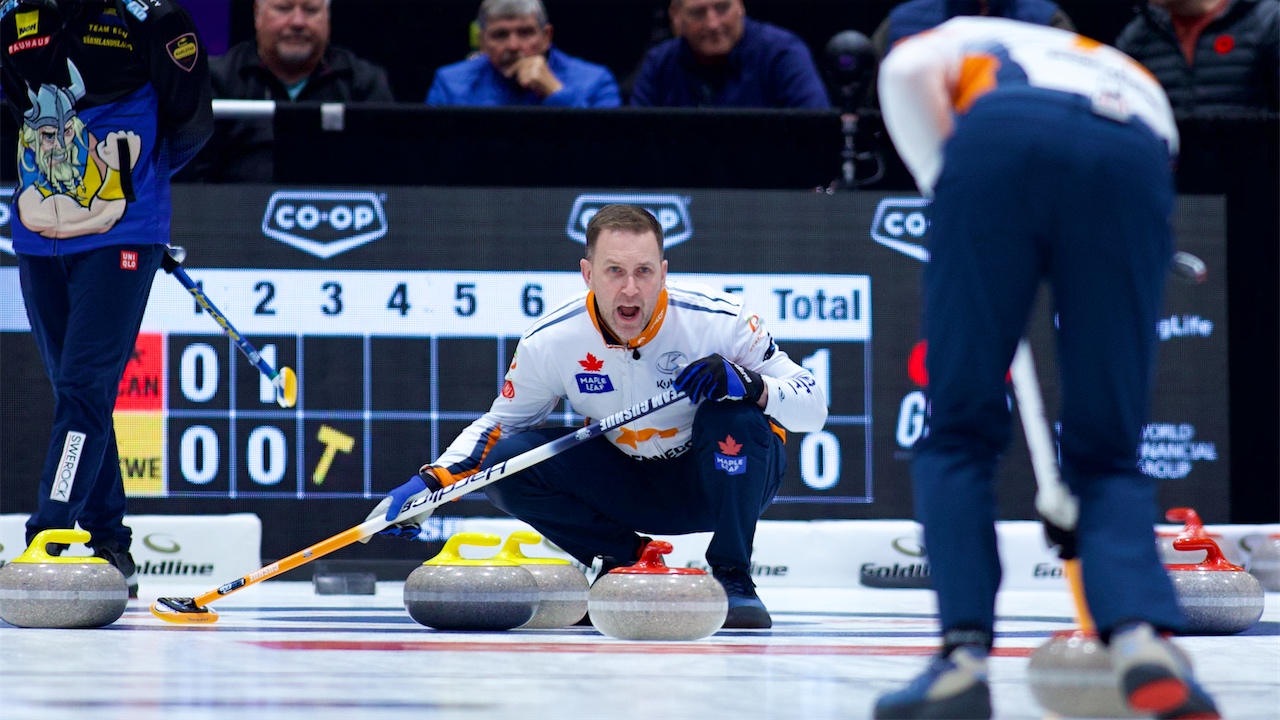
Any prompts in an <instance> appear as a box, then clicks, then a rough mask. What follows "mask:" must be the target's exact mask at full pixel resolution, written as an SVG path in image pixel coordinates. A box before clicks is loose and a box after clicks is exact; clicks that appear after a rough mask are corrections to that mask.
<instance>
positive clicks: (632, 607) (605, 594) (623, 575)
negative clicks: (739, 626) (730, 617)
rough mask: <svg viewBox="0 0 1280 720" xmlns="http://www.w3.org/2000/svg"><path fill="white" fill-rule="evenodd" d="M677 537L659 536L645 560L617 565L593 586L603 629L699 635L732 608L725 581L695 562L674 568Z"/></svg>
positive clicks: (659, 636)
mask: <svg viewBox="0 0 1280 720" xmlns="http://www.w3.org/2000/svg"><path fill="white" fill-rule="evenodd" d="M669 552H671V543H669V542H663V541H661V540H655V541H653V542H650V543H649V544H648V545H646V546H645V548H644V552H643V553H642V554H641V556H640V560H639V562H637V563H636V564H634V565H631V566H629V567H620V568H615V569H613V570H611V571H609V573H608V574H607V575H605V576H604V577H602V578H599V579H597V580H596V582H595V584H593V585H592V586H591V593H590V598H589V600H588V601H587V612H588V613H589V614H590V615H591V623H592V624H593V625H595V626H596V629H597V630H599V631H600V632H602V633H604V634H605V635H608V636H609V637H613V638H618V639H620V640H698V639H700V638H704V637H707V636H708V635H710V634H712V633H714V632H715V631H717V630H719V629H720V627H721V626H722V625H724V619H725V616H726V615H727V614H728V612H729V599H728V597H727V596H726V595H725V593H724V587H723V586H722V585H721V584H720V581H718V580H716V579H715V578H713V577H712V576H710V575H708V574H707V573H706V572H704V571H702V570H697V569H695V568H670V567H667V565H666V563H664V562H663V561H662V556H663V555H664V554H666V553H669Z"/></svg>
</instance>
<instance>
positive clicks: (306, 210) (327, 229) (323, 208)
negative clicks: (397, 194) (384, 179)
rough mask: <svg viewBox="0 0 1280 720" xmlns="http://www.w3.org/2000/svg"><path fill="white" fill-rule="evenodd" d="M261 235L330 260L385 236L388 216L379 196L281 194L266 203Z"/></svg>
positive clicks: (364, 193)
mask: <svg viewBox="0 0 1280 720" xmlns="http://www.w3.org/2000/svg"><path fill="white" fill-rule="evenodd" d="M262 232H263V234H265V235H266V236H267V237H269V238H272V239H274V240H279V241H280V242H282V243H284V244H285V245H292V246H293V247H295V248H298V249H299V250H301V251H303V252H305V253H310V254H312V255H315V256H316V257H318V258H324V259H328V258H331V257H333V256H334V255H337V254H339V253H344V252H346V251H348V250H350V249H352V248H356V247H359V246H361V245H364V244H365V243H371V242H373V241H374V240H377V239H378V238H380V237H382V236H383V235H386V234H387V215H386V213H385V212H383V210H382V198H381V197H379V196H378V195H377V194H376V193H371V192H296V191H290V190H281V191H280V192H276V193H272V195H271V201H270V202H268V203H267V212H266V214H265V215H263V216H262Z"/></svg>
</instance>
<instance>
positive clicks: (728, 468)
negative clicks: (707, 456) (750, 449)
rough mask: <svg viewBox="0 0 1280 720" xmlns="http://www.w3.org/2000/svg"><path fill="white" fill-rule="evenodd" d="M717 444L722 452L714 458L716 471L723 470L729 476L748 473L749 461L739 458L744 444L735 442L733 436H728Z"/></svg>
mask: <svg viewBox="0 0 1280 720" xmlns="http://www.w3.org/2000/svg"><path fill="white" fill-rule="evenodd" d="M716 444H717V445H719V446H720V452H718V453H715V457H714V460H715V469H716V470H723V471H724V472H725V473H727V474H729V475H741V474H743V473H745V472H746V471H747V459H746V458H744V457H738V453H739V452H742V443H740V442H738V441H737V440H734V439H733V436H732V435H726V436H725V438H724V440H720V441H718V442H717V443H716Z"/></svg>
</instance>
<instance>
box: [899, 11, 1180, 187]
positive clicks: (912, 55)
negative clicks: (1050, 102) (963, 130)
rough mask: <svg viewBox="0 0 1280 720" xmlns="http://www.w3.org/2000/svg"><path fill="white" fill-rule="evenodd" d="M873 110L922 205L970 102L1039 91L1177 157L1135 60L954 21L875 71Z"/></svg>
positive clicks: (1165, 105) (1056, 38) (1155, 93)
mask: <svg viewBox="0 0 1280 720" xmlns="http://www.w3.org/2000/svg"><path fill="white" fill-rule="evenodd" d="M878 87H879V90H880V109H881V112H882V113H883V116H884V123H885V127H886V128H887V129H888V131H889V136H890V137H891V138H892V139H893V145H894V147H895V148H896V149H897V151H898V155H899V156H900V157H901V158H902V161H903V163H905V164H906V166H907V169H908V170H910V171H911V174H912V176H913V177H914V178H915V180H916V185H917V186H918V187H919V188H920V191H921V192H922V193H924V194H925V195H926V196H928V195H932V194H933V186H934V183H935V182H937V180H938V175H939V174H941V172H942V159H943V155H942V152H943V147H944V145H945V144H946V141H947V139H948V138H949V137H951V134H952V132H953V131H954V129H955V115H957V114H963V113H965V112H967V111H968V110H969V108H970V107H972V105H973V103H974V101H976V100H977V99H978V98H980V97H982V96H984V95H986V94H988V93H994V92H1000V91H1001V90H1007V89H1015V88H1028V87H1031V88H1042V89H1046V90H1051V91H1057V92H1063V93H1070V94H1074V95H1080V96H1083V97H1085V98H1087V99H1089V100H1091V101H1092V106H1093V110H1094V112H1095V113H1097V114H1099V115H1103V116H1106V117H1109V118H1111V119H1113V120H1117V121H1120V122H1127V121H1129V120H1131V119H1137V120H1141V121H1142V122H1143V123H1145V124H1146V125H1147V126H1148V127H1149V128H1151V130H1152V131H1153V132H1155V133H1156V135H1158V136H1160V137H1161V138H1163V139H1164V140H1165V142H1166V143H1167V144H1168V146H1169V153H1170V154H1171V155H1176V154H1177V152H1178V129H1177V126H1176V125H1175V124H1174V120H1173V112H1172V111H1171V110H1170V108H1169V99H1168V98H1167V97H1166V96H1165V93H1164V89H1163V88H1162V87H1160V83H1159V82H1158V81H1157V80H1156V79H1155V77H1154V76H1153V75H1152V74H1151V73H1150V72H1148V71H1147V69H1146V68H1144V67H1143V66H1142V65H1140V64H1138V62H1137V61H1136V60H1134V59H1133V58H1130V57H1129V56H1128V55H1125V54H1124V53H1122V52H1120V51H1119V50H1116V49H1115V48H1113V47H1109V46H1107V45H1103V44H1102V43H1099V42H1097V41H1096V40H1090V39H1089V38H1086V37H1084V36H1082V35H1077V34H1075V33H1072V32H1067V31H1066V30H1060V29H1058V28H1051V27H1045V26H1041V25H1032V24H1030V23H1024V22H1019V21H1017V20H1007V19H1004V18H988V17H961V18H955V19H952V20H948V21H947V22H945V23H943V24H941V25H939V26H937V27H936V28H933V29H932V30H927V31H925V32H922V33H919V34H917V35H913V36H911V37H909V38H907V39H905V40H903V41H901V42H900V43H898V44H897V45H895V46H894V48H893V50H892V51H890V52H889V54H888V55H887V56H886V57H885V60H884V62H883V63H882V64H881V65H880V76H879V80H878Z"/></svg>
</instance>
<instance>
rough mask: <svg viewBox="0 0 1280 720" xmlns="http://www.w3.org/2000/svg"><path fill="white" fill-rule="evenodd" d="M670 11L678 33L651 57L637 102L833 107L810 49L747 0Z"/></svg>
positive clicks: (696, 1) (674, 2) (709, 1)
mask: <svg viewBox="0 0 1280 720" xmlns="http://www.w3.org/2000/svg"><path fill="white" fill-rule="evenodd" d="M670 13H671V26H672V29H673V30H674V31H675V34H676V37H674V38H672V39H670V40H667V41H666V42H664V43H662V44H660V45H658V46H657V47H655V48H653V49H652V50H650V51H649V54H648V56H646V57H645V60H644V64H643V65H642V66H641V68H640V73H639V75H637V77H636V84H635V89H634V91H633V92H632V95H631V104H632V105H653V106H659V107H761V108H818V109H824V108H829V107H831V102H830V101H829V100H828V99H827V91H826V89H825V88H824V87H823V84H822V78H821V76H820V75H819V74H818V68H817V67H816V66H815V65H814V63H813V55H812V54H811V53H810V52H809V48H808V47H806V46H805V44H804V42H803V41H802V40H801V39H800V38H798V37H796V35H795V34H793V33H791V32H788V31H787V30H783V29H782V28H780V27H777V26H775V25H770V24H768V23H764V22H759V21H757V20H752V19H750V18H748V17H747V16H746V11H745V10H744V9H743V7H742V0H671V10H670Z"/></svg>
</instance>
